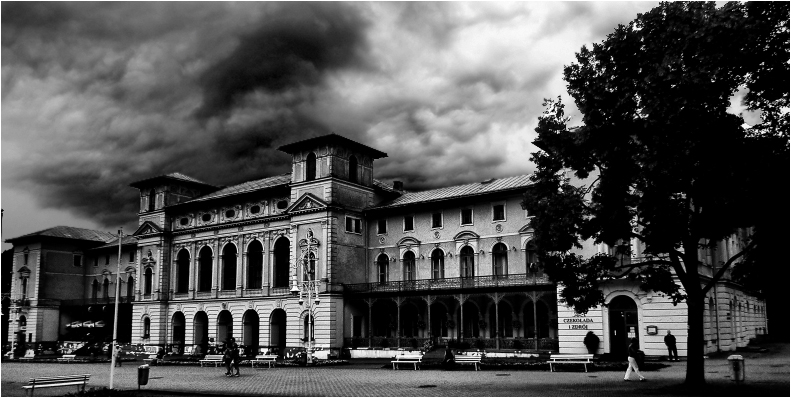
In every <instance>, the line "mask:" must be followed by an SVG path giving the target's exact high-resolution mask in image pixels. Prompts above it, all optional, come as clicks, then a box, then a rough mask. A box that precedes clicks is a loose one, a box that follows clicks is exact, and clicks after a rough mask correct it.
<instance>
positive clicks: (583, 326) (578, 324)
mask: <svg viewBox="0 0 791 398" xmlns="http://www.w3.org/2000/svg"><path fill="white" fill-rule="evenodd" d="M591 323H593V318H586V317H585V316H584V315H580V314H575V315H574V316H573V317H572V318H563V325H564V326H567V327H568V329H570V330H588V325H589V324H591Z"/></svg>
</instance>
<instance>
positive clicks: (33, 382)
mask: <svg viewBox="0 0 791 398" xmlns="http://www.w3.org/2000/svg"><path fill="white" fill-rule="evenodd" d="M90 378H91V375H89V374H83V375H70V376H49V377H36V378H32V379H30V381H29V382H28V385H26V386H22V388H24V389H26V390H30V396H33V393H34V391H35V390H36V389H37V388H49V387H63V386H78V387H77V391H78V392H79V391H80V387H79V386H82V391H83V392H85V385H86V384H88V379H90Z"/></svg>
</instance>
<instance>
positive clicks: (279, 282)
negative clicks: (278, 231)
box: [272, 238, 291, 287]
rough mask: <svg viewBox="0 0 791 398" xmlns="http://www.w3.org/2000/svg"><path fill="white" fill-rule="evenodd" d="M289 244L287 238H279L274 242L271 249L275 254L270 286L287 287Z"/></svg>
mask: <svg viewBox="0 0 791 398" xmlns="http://www.w3.org/2000/svg"><path fill="white" fill-rule="evenodd" d="M290 250H291V249H290V244H289V241H288V239H287V238H280V239H278V240H277V241H276V242H275V248H274V250H273V252H274V255H275V261H274V262H275V269H274V276H273V277H272V279H273V286H272V287H288V276H289V269H290V268H291V266H290V264H289V263H290V261H291V260H290V259H289V251H290Z"/></svg>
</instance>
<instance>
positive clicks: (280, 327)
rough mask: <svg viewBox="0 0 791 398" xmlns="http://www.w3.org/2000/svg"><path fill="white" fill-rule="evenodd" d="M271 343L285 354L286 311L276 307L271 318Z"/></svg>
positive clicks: (281, 353) (279, 353)
mask: <svg viewBox="0 0 791 398" xmlns="http://www.w3.org/2000/svg"><path fill="white" fill-rule="evenodd" d="M269 344H270V346H271V347H272V348H274V349H277V354H278V355H283V353H284V352H285V349H286V311H283V310H282V309H279V308H278V309H276V310H274V311H272V315H271V316H270V318H269Z"/></svg>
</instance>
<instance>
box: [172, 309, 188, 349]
mask: <svg viewBox="0 0 791 398" xmlns="http://www.w3.org/2000/svg"><path fill="white" fill-rule="evenodd" d="M185 325H186V320H185V319H184V313H182V312H177V313H175V314H173V351H174V352H177V353H178V354H183V353H184V337H185V335H186V333H185Z"/></svg>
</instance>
